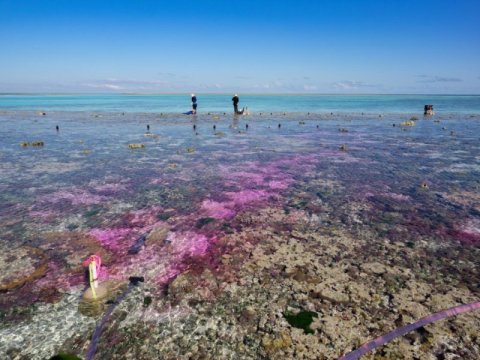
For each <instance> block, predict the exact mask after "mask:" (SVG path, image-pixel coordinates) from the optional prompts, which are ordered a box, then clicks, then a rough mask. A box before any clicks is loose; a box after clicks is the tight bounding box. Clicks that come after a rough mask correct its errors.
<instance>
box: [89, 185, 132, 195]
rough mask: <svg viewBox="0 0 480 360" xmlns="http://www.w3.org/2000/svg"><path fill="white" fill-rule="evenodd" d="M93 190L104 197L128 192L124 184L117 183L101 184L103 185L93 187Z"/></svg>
mask: <svg viewBox="0 0 480 360" xmlns="http://www.w3.org/2000/svg"><path fill="white" fill-rule="evenodd" d="M93 189H94V190H95V191H96V192H98V193H101V194H104V195H109V194H116V193H119V192H123V191H126V190H127V186H126V185H124V184H120V183H115V184H101V185H96V186H94V187H93Z"/></svg>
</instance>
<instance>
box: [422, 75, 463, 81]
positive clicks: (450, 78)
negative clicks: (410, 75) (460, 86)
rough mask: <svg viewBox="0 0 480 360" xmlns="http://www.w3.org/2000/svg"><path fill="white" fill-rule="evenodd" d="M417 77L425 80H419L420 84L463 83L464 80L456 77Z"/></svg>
mask: <svg viewBox="0 0 480 360" xmlns="http://www.w3.org/2000/svg"><path fill="white" fill-rule="evenodd" d="M417 77H419V78H422V79H423V80H418V82H427V83H445V82H462V81H463V80H462V79H460V78H456V77H448V76H437V75H417Z"/></svg>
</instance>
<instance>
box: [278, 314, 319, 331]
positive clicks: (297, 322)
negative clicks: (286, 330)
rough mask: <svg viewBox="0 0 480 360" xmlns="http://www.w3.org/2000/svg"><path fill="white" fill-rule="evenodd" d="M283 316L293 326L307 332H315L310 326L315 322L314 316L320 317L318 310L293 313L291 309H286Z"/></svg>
mask: <svg viewBox="0 0 480 360" xmlns="http://www.w3.org/2000/svg"><path fill="white" fill-rule="evenodd" d="M283 316H284V317H285V319H286V320H287V321H288V323H289V324H290V325H291V326H293V327H295V328H298V329H303V331H304V332H305V334H313V333H314V331H313V330H312V329H311V328H310V325H311V324H312V322H313V318H316V317H318V314H317V313H316V312H313V311H304V310H302V311H300V312H299V313H297V314H293V313H291V312H289V311H286V312H285V313H283Z"/></svg>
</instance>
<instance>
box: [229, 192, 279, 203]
mask: <svg viewBox="0 0 480 360" xmlns="http://www.w3.org/2000/svg"><path fill="white" fill-rule="evenodd" d="M225 195H227V196H228V197H229V198H230V199H232V201H233V203H234V205H240V206H241V205H246V204H249V203H252V202H255V201H259V200H263V199H266V198H268V196H269V195H270V194H269V193H267V192H266V191H263V190H242V191H237V192H226V193H225Z"/></svg>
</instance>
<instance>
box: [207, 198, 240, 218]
mask: <svg viewBox="0 0 480 360" xmlns="http://www.w3.org/2000/svg"><path fill="white" fill-rule="evenodd" d="M229 205H231V204H229V203H220V202H217V201H213V200H204V201H203V202H202V206H201V208H200V210H201V211H203V212H205V215H206V216H208V217H212V218H215V219H230V218H232V217H234V216H235V211H233V210H232V209H229V208H228V207H227V206H229Z"/></svg>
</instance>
